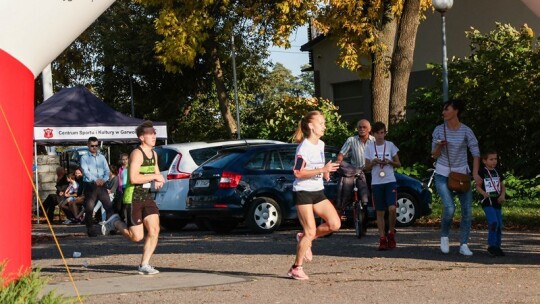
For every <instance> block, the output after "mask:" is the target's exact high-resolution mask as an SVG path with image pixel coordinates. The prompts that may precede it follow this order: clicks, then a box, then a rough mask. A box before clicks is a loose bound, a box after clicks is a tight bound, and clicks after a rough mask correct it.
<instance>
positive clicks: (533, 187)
mask: <svg viewBox="0 0 540 304" xmlns="http://www.w3.org/2000/svg"><path fill="white" fill-rule="evenodd" d="M504 185H505V187H506V194H507V196H508V197H515V198H521V199H537V200H538V198H539V197H540V175H537V176H536V177H534V178H531V179H520V178H518V177H516V176H515V175H513V174H511V173H508V174H506V175H505V180H504ZM537 203H540V202H537ZM539 207H540V206H539Z"/></svg>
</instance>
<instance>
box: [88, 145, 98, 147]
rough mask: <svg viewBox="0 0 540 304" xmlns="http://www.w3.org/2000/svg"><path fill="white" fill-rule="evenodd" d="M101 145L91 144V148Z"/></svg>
mask: <svg viewBox="0 0 540 304" xmlns="http://www.w3.org/2000/svg"><path fill="white" fill-rule="evenodd" d="M97 147H99V145H90V148H97Z"/></svg>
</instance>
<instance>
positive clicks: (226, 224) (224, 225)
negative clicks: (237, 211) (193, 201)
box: [208, 219, 238, 234]
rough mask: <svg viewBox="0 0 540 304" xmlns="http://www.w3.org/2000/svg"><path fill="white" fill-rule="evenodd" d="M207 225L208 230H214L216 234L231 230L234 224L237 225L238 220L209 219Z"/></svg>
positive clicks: (234, 226)
mask: <svg viewBox="0 0 540 304" xmlns="http://www.w3.org/2000/svg"><path fill="white" fill-rule="evenodd" d="M208 226H209V227H210V230H212V231H214V232H215V233H217V234H226V233H229V232H231V231H232V230H233V229H234V228H236V226H238V221H237V220H234V219H230V220H209V221H208Z"/></svg>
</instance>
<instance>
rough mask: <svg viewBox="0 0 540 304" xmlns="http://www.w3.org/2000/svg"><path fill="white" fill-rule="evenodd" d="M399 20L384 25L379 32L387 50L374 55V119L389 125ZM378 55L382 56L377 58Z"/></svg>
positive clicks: (372, 78) (372, 92)
mask: <svg viewBox="0 0 540 304" xmlns="http://www.w3.org/2000/svg"><path fill="white" fill-rule="evenodd" d="M396 30H397V21H396V20H390V21H388V22H386V24H385V25H383V28H382V30H381V31H380V32H379V37H380V41H381V42H382V43H384V45H386V47H387V48H386V50H385V51H384V52H382V53H381V55H374V58H373V65H372V66H373V70H372V72H371V109H372V113H373V121H374V122H375V121H382V122H383V123H384V124H385V125H386V126H388V109H389V106H390V86H391V83H392V77H391V73H390V69H389V67H390V61H391V59H392V52H393V50H394V41H395V38H396ZM377 56H381V57H380V58H377Z"/></svg>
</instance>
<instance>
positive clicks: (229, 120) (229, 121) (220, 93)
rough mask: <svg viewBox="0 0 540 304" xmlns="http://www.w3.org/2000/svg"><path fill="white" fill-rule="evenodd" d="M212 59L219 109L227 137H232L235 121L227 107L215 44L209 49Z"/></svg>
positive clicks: (226, 96) (227, 102) (227, 101)
mask: <svg viewBox="0 0 540 304" xmlns="http://www.w3.org/2000/svg"><path fill="white" fill-rule="evenodd" d="M211 57H212V61H213V62H214V71H213V72H214V81H215V84H216V91H217V97H218V101H219V111H220V112H221V117H222V118H223V123H224V124H225V128H227V133H228V134H229V138H234V134H235V133H236V122H235V121H234V118H233V116H232V115H231V109H230V107H229V98H228V94H227V90H226V89H225V79H224V78H223V70H222V69H221V61H220V60H219V56H218V50H217V46H216V45H214V46H213V47H212V50H211Z"/></svg>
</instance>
